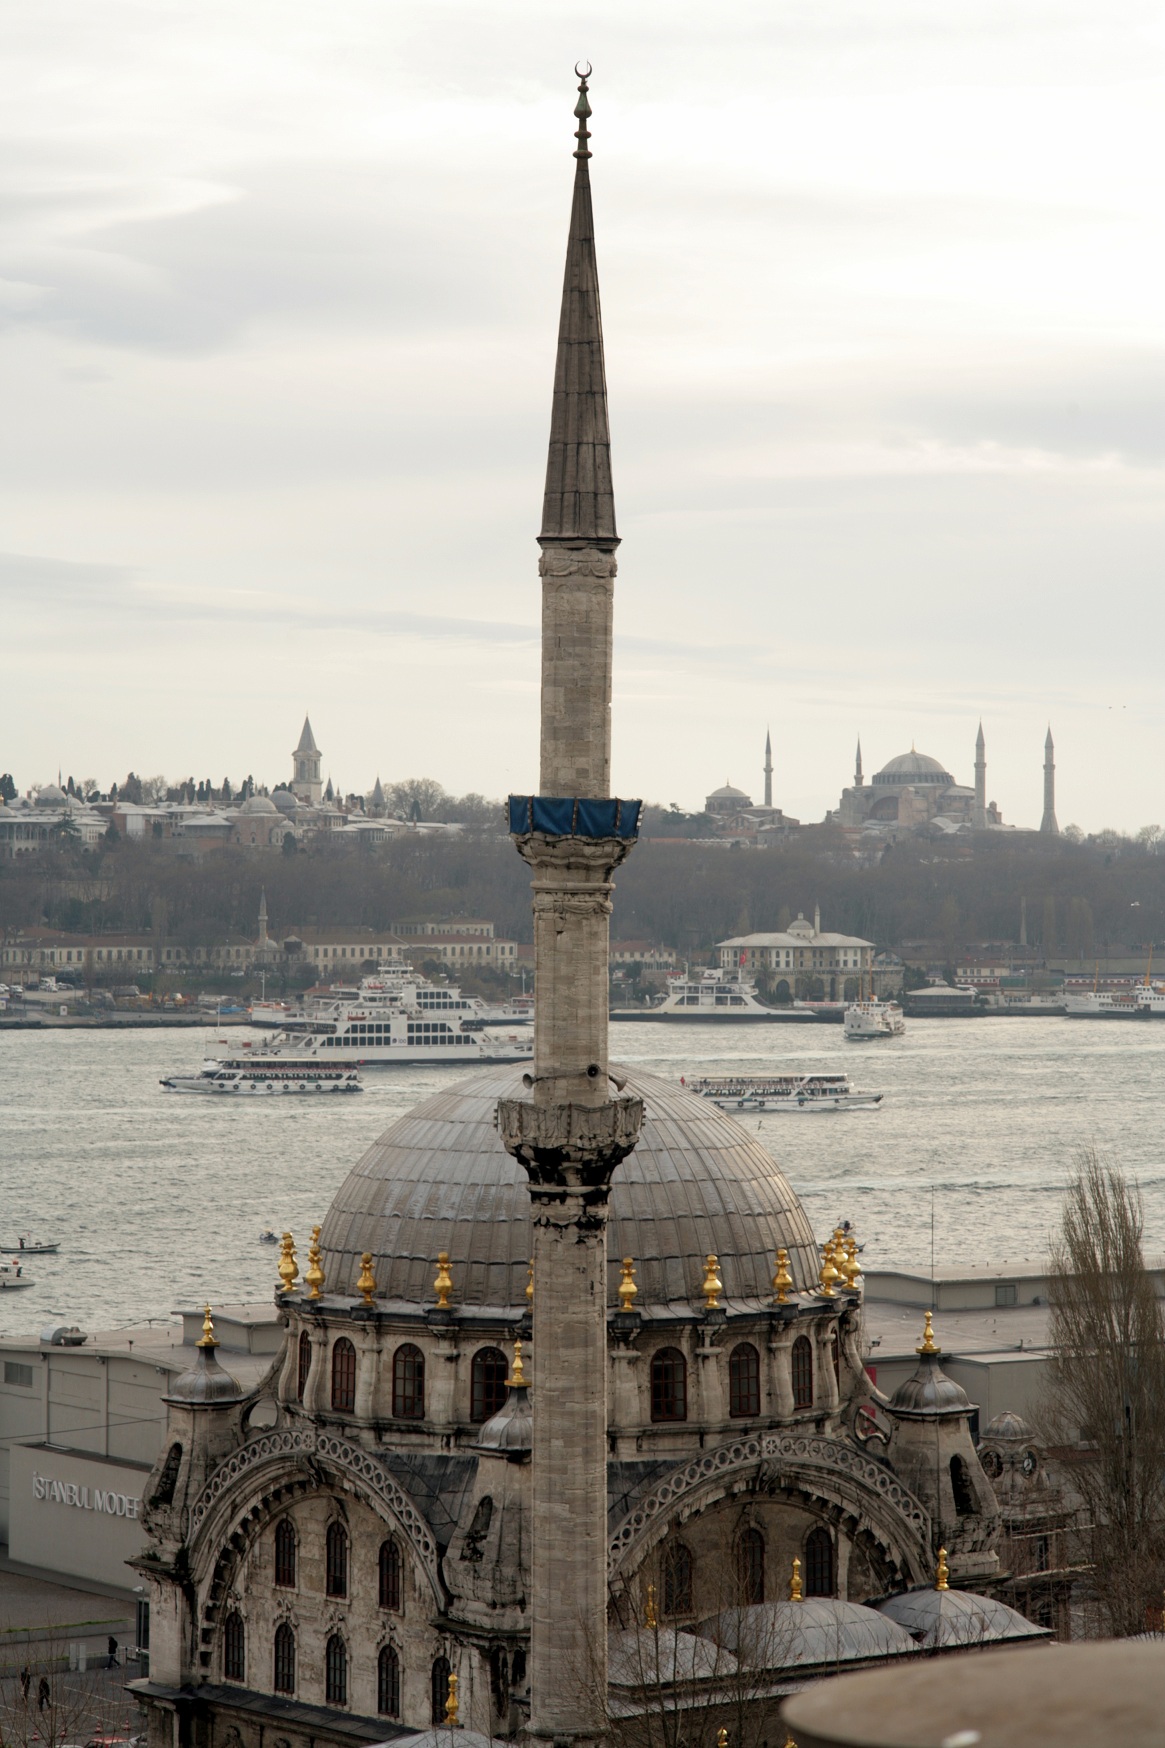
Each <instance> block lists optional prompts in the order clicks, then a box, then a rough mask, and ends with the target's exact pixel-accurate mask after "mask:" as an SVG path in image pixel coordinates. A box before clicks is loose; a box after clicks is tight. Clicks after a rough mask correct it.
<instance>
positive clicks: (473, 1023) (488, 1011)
mask: <svg viewBox="0 0 1165 1748" xmlns="http://www.w3.org/2000/svg"><path fill="white" fill-rule="evenodd" d="M259 1005H261V1004H256V1006H259ZM273 1005H274V1004H272V1006H273ZM252 1012H254V1008H253V1009H252ZM345 1013H352V1014H357V1013H358V1014H359V1016H360V1017H361V1018H364V1019H366V1018H368V1016H369V1015H372V1016H374V1017H375V1018H377V1019H380V1018H382V1017H383V1016H384V1015H385V1014H386V1013H387V1014H396V1013H411V1014H412V1015H413V1016H414V1017H424V1016H427V1015H440V1016H441V1017H442V1018H452V1019H455V1020H457V1021H458V1022H460V1023H461V1024H463V1025H465V1027H466V1028H467V1029H468V1030H470V1031H480V1030H481V1029H483V1028H484V1027H487V1026H528V1025H530V1023H531V1022H532V1020H533V1017H534V1006H533V1000H532V999H531V1000H530V1002H529V1004H528V1005H527V1004H526V1003H525V1002H523V1001H522V1000H521V998H517V999H516V1000H515V1002H514V1003H512V1004H496V1003H492V1002H487V1001H482V1000H481V999H480V997H478V996H475V995H463V994H462V993H461V991H460V989H458V987H457V986H456V984H439V983H430V981H429V979H428V978H427V977H422V975H421V973H420V972H419V971H417V970H415V969H414V967H413V966H411V965H409V964H408V963H406V962H405V961H404V960H394V961H392V962H391V963H389V964H387V965H380V966H378V967H377V969H376V971H374V972H372V973H371V974H370V975H369V976H368V977H365V978H362V979H361V981H360V983H359V984H342V983H335V984H333V985H332V986H331V988H329V989H326V990H321V991H317V992H316V993H314V994H312V995H310V996H308V997H307V999H306V1000H305V1002H304V1004H303V1006H302V1007H301V1008H299V1009H297V1010H295V1011H292V1010H287V1011H286V1012H285V1013H284V1014H283V1017H282V1018H281V1019H279V1020H278V1021H276V1022H275V1023H276V1024H277V1025H278V1028H279V1030H280V1031H286V1032H297V1031H304V1032H310V1031H311V1030H312V1029H313V1027H314V1024H315V1022H317V1021H319V1020H336V1019H340V1018H342V1017H343V1016H344V1014H345ZM259 1023H262V1022H259ZM268 1023H270V1022H268Z"/></svg>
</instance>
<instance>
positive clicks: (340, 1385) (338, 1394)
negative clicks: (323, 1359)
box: [332, 1335, 356, 1414]
mask: <svg viewBox="0 0 1165 1748" xmlns="http://www.w3.org/2000/svg"><path fill="white" fill-rule="evenodd" d="M355 1406H356V1349H355V1348H354V1347H353V1346H352V1343H351V1342H350V1341H349V1340H348V1337H347V1336H346V1335H342V1336H341V1337H340V1339H339V1341H338V1342H337V1343H336V1345H335V1347H334V1348H333V1349H332V1407H333V1408H334V1409H336V1410H337V1411H338V1412H339V1413H341V1414H350V1413H351V1412H352V1410H353V1408H355Z"/></svg>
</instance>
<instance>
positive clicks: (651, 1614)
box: [643, 1584, 659, 1633]
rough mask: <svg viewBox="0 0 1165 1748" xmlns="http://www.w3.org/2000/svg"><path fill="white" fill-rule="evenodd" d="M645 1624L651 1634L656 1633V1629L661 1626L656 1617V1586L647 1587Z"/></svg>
mask: <svg viewBox="0 0 1165 1748" xmlns="http://www.w3.org/2000/svg"><path fill="white" fill-rule="evenodd" d="M643 1624H644V1626H645V1627H646V1628H647V1630H648V1632H649V1633H654V1632H655V1630H656V1628H657V1627H658V1626H659V1622H658V1620H657V1619H656V1616H655V1585H654V1584H649V1585H648V1586H647V1608H646V1610H645V1612H644V1615H643Z"/></svg>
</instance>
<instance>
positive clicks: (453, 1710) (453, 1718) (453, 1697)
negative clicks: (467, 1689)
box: [445, 1670, 461, 1730]
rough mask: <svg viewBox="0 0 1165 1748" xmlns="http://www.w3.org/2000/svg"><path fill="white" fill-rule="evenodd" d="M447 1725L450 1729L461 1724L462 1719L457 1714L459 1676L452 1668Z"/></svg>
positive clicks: (446, 1713)
mask: <svg viewBox="0 0 1165 1748" xmlns="http://www.w3.org/2000/svg"><path fill="white" fill-rule="evenodd" d="M445 1725H446V1728H447V1729H450V1730H456V1729H459V1728H460V1726H461V1719H460V1718H459V1717H458V1716H457V1677H456V1676H455V1675H454V1674H453V1672H452V1670H450V1672H449V1696H448V1698H447V1699H446V1701H445Z"/></svg>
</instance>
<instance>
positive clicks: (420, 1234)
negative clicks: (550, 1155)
mask: <svg viewBox="0 0 1165 1748" xmlns="http://www.w3.org/2000/svg"><path fill="white" fill-rule="evenodd" d="M623 1072H625V1071H623V1070H620V1073H623ZM627 1086H628V1088H629V1090H630V1091H632V1092H634V1093H637V1094H638V1095H639V1097H640V1098H642V1099H643V1101H644V1104H645V1106H646V1114H645V1117H644V1123H643V1133H642V1136H641V1138H640V1141H639V1145H638V1146H637V1147H636V1149H635V1151H634V1153H632V1154H631V1155H630V1156H629V1157H628V1158H627V1159H625V1160H624V1161H623V1163H622V1164H621V1165H620V1166H619V1168H618V1170H617V1171H616V1173H615V1182H614V1188H613V1191H612V1194H611V1221H610V1227H609V1239H608V1258H609V1260H610V1262H611V1263H612V1264H613V1265H614V1264H617V1263H618V1260H619V1258H620V1257H624V1256H631V1257H634V1258H635V1266H636V1279H637V1281H638V1285H639V1298H638V1300H637V1305H636V1308H637V1309H638V1310H643V1309H645V1308H649V1307H650V1306H652V1305H658V1304H663V1303H676V1302H679V1303H692V1302H698V1300H699V1287H700V1282H701V1280H702V1279H703V1274H704V1258H705V1256H706V1255H707V1254H708V1252H709V1251H714V1252H715V1253H716V1255H717V1256H718V1257H719V1259H720V1277H721V1279H722V1280H723V1282H724V1289H725V1295H726V1297H727V1299H728V1300H729V1301H732V1300H741V1299H751V1300H757V1299H767V1298H768V1297H769V1295H770V1294H771V1290H772V1288H771V1282H772V1277H773V1267H774V1261H773V1259H774V1257H775V1254H776V1250H777V1246H778V1245H782V1244H783V1245H785V1246H786V1248H787V1249H788V1251H789V1257H790V1267H791V1270H792V1274H793V1280H794V1284H795V1285H796V1286H797V1287H802V1288H803V1287H808V1286H810V1285H812V1283H813V1282H814V1281H815V1280H816V1278H817V1252H816V1247H815V1244H814V1239H813V1233H812V1230H811V1228H810V1225H809V1222H808V1220H807V1219H806V1217H805V1214H804V1212H803V1211H802V1208H801V1204H800V1203H799V1202H798V1200H797V1198H796V1196H795V1195H794V1193H793V1191H792V1189H791V1188H790V1186H789V1183H788V1181H787V1179H786V1178H785V1176H784V1173H783V1172H782V1171H781V1170H780V1168H779V1166H778V1165H777V1164H776V1163H775V1161H774V1160H773V1159H772V1158H771V1157H770V1155H769V1154H768V1153H766V1152H765V1150H764V1148H763V1147H762V1146H761V1145H760V1143H759V1141H757V1140H756V1139H755V1137H754V1136H753V1135H751V1134H749V1132H748V1131H747V1130H746V1129H744V1128H742V1127H741V1125H740V1124H739V1123H737V1122H736V1121H735V1120H734V1119H733V1118H731V1117H728V1116H726V1115H725V1114H724V1113H723V1112H722V1111H719V1110H717V1108H716V1106H715V1105H713V1104H710V1103H708V1102H707V1101H706V1100H704V1099H699V1098H696V1097H695V1095H694V1094H692V1093H688V1092H685V1091H684V1090H683V1088H682V1087H678V1086H675V1085H673V1084H672V1083H671V1082H669V1081H665V1080H660V1079H659V1078H657V1077H656V1076H655V1075H651V1074H639V1073H635V1074H629V1075H628V1076H627ZM521 1091H522V1071H521V1069H520V1068H518V1067H511V1066H505V1067H501V1068H493V1069H487V1070H484V1071H483V1072H482V1073H481V1074H480V1075H477V1076H475V1077H474V1078H473V1079H472V1080H462V1081H458V1082H457V1084H456V1085H455V1086H451V1087H449V1088H448V1089H447V1090H446V1091H443V1092H439V1093H437V1094H435V1095H434V1097H432V1098H430V1099H426V1100H425V1102H424V1103H423V1104H420V1105H418V1106H417V1107H416V1109H415V1110H412V1111H410V1112H409V1113H408V1115H407V1116H404V1117H401V1118H399V1119H398V1120H397V1121H396V1122H395V1123H393V1124H392V1126H391V1127H390V1128H389V1129H387V1130H386V1131H385V1133H384V1134H383V1135H382V1136H381V1137H380V1139H379V1140H378V1141H374V1142H373V1144H372V1146H371V1147H370V1148H369V1149H368V1151H367V1152H366V1153H365V1155H364V1157H363V1158H362V1159H361V1160H360V1161H359V1163H358V1164H357V1165H356V1166H355V1167H354V1168H353V1170H352V1171H351V1172H350V1173H349V1174H348V1177H347V1178H346V1179H345V1181H344V1183H343V1184H342V1186H341V1188H340V1190H339V1192H338V1194H337V1196H336V1198H335V1200H334V1201H333V1203H332V1205H331V1208H330V1209H329V1210H328V1215H327V1219H326V1220H325V1221H324V1226H323V1232H322V1235H321V1244H322V1247H323V1251H324V1270H325V1274H326V1278H327V1288H326V1290H327V1291H328V1292H338V1293H353V1292H354V1291H355V1281H356V1277H357V1275H358V1274H359V1272H360V1254H361V1252H362V1251H365V1250H369V1251H371V1252H372V1255H373V1257H374V1259H375V1263H374V1267H375V1270H376V1280H377V1295H378V1297H382V1298H385V1299H403V1300H406V1301H407V1302H409V1303H411V1304H425V1303H432V1302H433V1299H434V1294H433V1285H432V1283H433V1274H434V1261H435V1258H436V1256H437V1253H438V1251H441V1250H447V1251H448V1252H449V1264H450V1268H451V1269H452V1272H453V1281H454V1302H455V1303H456V1304H459V1305H466V1306H491V1307H506V1306H509V1307H513V1308H515V1309H520V1308H522V1307H524V1306H525V1304H526V1297H525V1295H526V1283H527V1273H526V1271H527V1266H528V1259H529V1256H530V1204H529V1195H528V1192H527V1188H526V1174H525V1172H524V1171H523V1170H522V1168H521V1166H520V1165H519V1164H518V1163H517V1161H516V1160H514V1159H511V1157H510V1155H509V1154H508V1153H507V1152H506V1151H505V1149H504V1148H503V1146H502V1144H501V1140H500V1139H499V1136H498V1132H497V1129H496V1128H495V1126H494V1110H495V1108H496V1106H497V1102H498V1099H499V1098H503V1097H507V1098H514V1097H517V1096H519V1095H520V1093H521ZM618 1282H619V1270H618V1268H617V1267H616V1266H613V1267H612V1268H611V1270H610V1278H609V1286H608V1297H609V1301H610V1303H611V1304H612V1305H615V1304H616V1303H617V1299H616V1289H617V1287H618Z"/></svg>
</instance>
